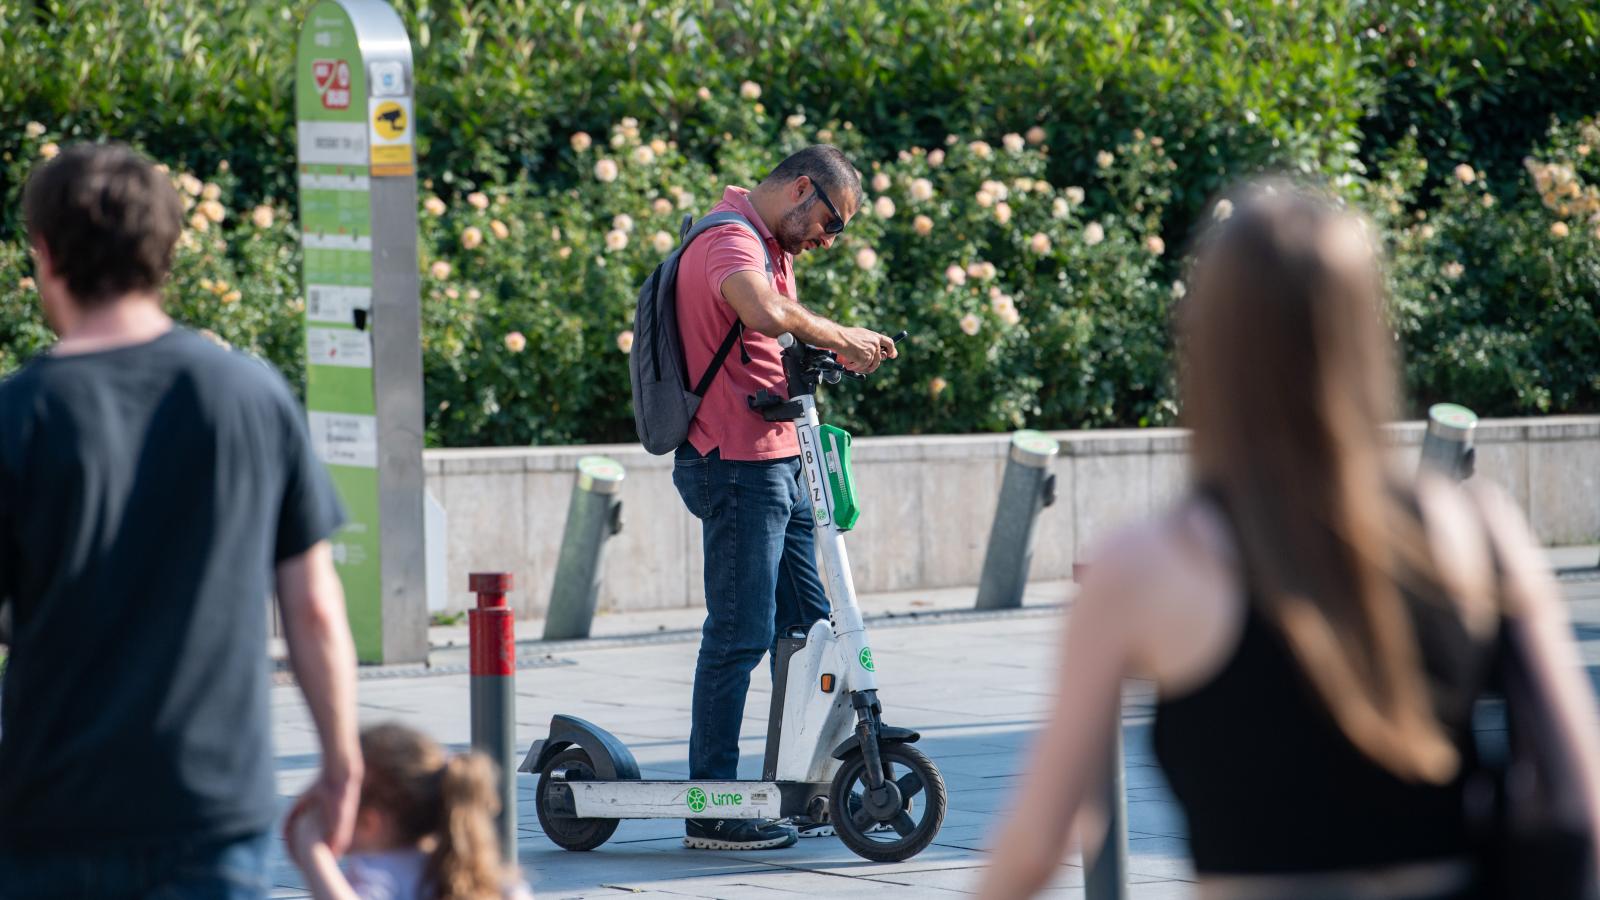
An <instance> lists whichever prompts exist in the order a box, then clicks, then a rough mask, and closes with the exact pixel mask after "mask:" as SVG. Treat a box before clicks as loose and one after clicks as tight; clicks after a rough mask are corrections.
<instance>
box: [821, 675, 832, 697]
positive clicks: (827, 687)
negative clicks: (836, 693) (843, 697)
mask: <svg viewBox="0 0 1600 900" xmlns="http://www.w3.org/2000/svg"><path fill="white" fill-rule="evenodd" d="M822 692H823V693H824V694H831V693H833V676H832V675H823V676H822Z"/></svg>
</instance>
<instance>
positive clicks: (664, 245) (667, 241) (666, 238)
mask: <svg viewBox="0 0 1600 900" xmlns="http://www.w3.org/2000/svg"><path fill="white" fill-rule="evenodd" d="M650 246H651V247H654V248H655V251H656V252H657V253H670V252H672V235H670V234H667V233H666V232H665V231H658V232H656V233H655V234H652V235H650Z"/></svg>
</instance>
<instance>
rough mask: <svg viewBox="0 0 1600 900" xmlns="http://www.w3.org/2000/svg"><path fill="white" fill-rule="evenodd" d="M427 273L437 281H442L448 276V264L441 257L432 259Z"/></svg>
mask: <svg viewBox="0 0 1600 900" xmlns="http://www.w3.org/2000/svg"><path fill="white" fill-rule="evenodd" d="M428 274H429V275H432V276H433V277H434V278H435V279H436V280H438V281H443V280H445V279H446V278H449V277H450V264H449V263H447V262H445V261H444V260H442V259H437V260H434V262H433V265H431V266H429V267H428Z"/></svg>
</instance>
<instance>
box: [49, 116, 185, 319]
mask: <svg viewBox="0 0 1600 900" xmlns="http://www.w3.org/2000/svg"><path fill="white" fill-rule="evenodd" d="M22 214H23V216H24V218H25V219H26V220H27V225H28V237H29V239H30V240H33V241H35V242H38V243H42V244H44V246H45V248H46V249H48V250H49V251H50V259H51V260H52V262H53V263H54V264H55V267H56V271H57V273H59V274H60V275H61V276H62V277H63V278H65V279H66V282H67V289H68V290H69V291H71V292H72V296H73V297H74V298H75V299H76V300H77V301H78V303H80V304H82V305H84V306H95V305H97V304H100V303H103V302H106V301H108V300H111V299H114V298H116V297H118V296H120V295H122V294H126V293H130V292H134V291H154V290H157V289H158V288H160V287H161V283H162V282H163V281H165V280H166V277H167V273H168V272H169V271H171V269H172V248H173V246H174V245H175V244H176V243H177V241H178V235H179V233H181V232H182V230H183V202H182V201H181V200H179V199H178V192H177V190H175V189H174V188H173V186H172V182H170V181H168V180H167V177H166V176H165V175H163V174H162V173H161V172H160V171H158V170H157V169H156V167H155V166H154V165H152V164H151V163H150V162H149V161H148V160H146V159H145V158H144V157H142V156H140V155H139V154H137V153H135V152H134V151H133V150H131V149H129V148H128V147H125V146H123V145H121V144H77V145H75V146H72V147H69V148H67V149H66V150H63V151H62V152H61V154H60V155H59V156H57V157H56V158H55V159H52V160H50V161H49V162H47V163H45V164H44V165H43V166H40V167H38V168H36V169H34V171H33V174H32V175H31V176H29V178H28V187H27V189H26V191H25V192H24V193H23V197H22Z"/></svg>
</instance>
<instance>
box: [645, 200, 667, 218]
mask: <svg viewBox="0 0 1600 900" xmlns="http://www.w3.org/2000/svg"><path fill="white" fill-rule="evenodd" d="M650 211H651V212H653V213H655V214H656V215H658V216H664V215H666V214H668V213H670V212H672V201H671V200H668V199H667V198H665V197H657V198H656V199H655V200H654V201H653V202H652V203H651V204H650Z"/></svg>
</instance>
